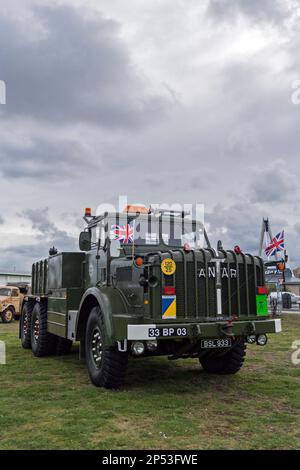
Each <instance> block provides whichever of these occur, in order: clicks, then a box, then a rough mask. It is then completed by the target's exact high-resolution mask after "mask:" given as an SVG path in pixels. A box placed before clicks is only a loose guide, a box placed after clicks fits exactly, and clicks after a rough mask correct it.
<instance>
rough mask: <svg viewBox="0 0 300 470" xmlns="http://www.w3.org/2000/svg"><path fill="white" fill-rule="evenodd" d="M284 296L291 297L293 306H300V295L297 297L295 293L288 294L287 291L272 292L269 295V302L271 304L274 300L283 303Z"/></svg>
mask: <svg viewBox="0 0 300 470" xmlns="http://www.w3.org/2000/svg"><path fill="white" fill-rule="evenodd" d="M284 294H286V295H288V296H290V298H291V302H292V305H294V306H295V305H296V306H300V295H296V294H294V293H293V292H287V291H282V292H271V293H270V295H269V302H271V301H272V300H277V302H279V303H281V302H282V295H284Z"/></svg>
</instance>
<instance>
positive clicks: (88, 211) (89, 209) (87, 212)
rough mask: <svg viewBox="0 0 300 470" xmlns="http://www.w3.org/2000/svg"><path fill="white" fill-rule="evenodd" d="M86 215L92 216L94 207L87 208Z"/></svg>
mask: <svg viewBox="0 0 300 470" xmlns="http://www.w3.org/2000/svg"><path fill="white" fill-rule="evenodd" d="M85 216H86V217H92V209H91V208H90V207H86V208H85Z"/></svg>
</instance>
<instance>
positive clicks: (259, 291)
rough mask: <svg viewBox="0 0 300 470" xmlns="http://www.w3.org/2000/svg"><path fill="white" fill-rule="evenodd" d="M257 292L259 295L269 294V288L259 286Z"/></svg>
mask: <svg viewBox="0 0 300 470" xmlns="http://www.w3.org/2000/svg"><path fill="white" fill-rule="evenodd" d="M257 293H258V295H267V294H268V290H267V288H266V287H258V288H257Z"/></svg>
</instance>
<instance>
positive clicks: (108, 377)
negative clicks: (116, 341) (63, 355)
mask: <svg viewBox="0 0 300 470" xmlns="http://www.w3.org/2000/svg"><path fill="white" fill-rule="evenodd" d="M85 348H86V353H85V354H86V363H87V368H88V373H89V376H90V379H91V381H92V383H93V384H94V385H96V387H105V388H119V387H120V386H121V385H123V383H124V380H125V374H126V369H127V363H128V354H127V353H124V352H123V353H122V352H120V351H118V349H117V348H116V347H107V346H105V326H104V321H103V315H102V313H101V310H100V308H99V307H94V308H93V309H92V310H91V313H90V315H89V318H88V322H87V327H86V335H85Z"/></svg>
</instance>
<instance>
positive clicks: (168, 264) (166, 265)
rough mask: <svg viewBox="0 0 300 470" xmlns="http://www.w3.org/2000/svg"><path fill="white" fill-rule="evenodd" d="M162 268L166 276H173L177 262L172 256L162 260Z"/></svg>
mask: <svg viewBox="0 0 300 470" xmlns="http://www.w3.org/2000/svg"><path fill="white" fill-rule="evenodd" d="M161 270H162V272H163V273H164V274H165V275H166V276H172V274H174V273H175V271H176V263H175V261H174V260H172V259H171V258H166V259H164V260H162V262H161Z"/></svg>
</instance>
